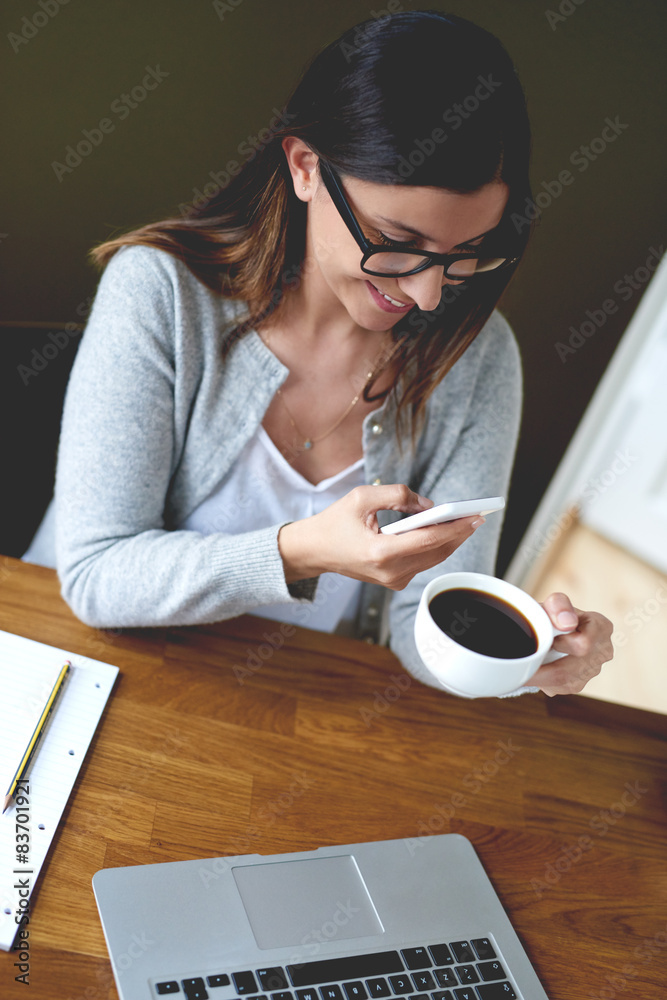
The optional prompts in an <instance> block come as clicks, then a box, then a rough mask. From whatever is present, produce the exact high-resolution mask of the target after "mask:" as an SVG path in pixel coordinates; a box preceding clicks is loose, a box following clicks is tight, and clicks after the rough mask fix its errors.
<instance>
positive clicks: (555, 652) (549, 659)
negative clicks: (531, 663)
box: [542, 625, 572, 663]
mask: <svg viewBox="0 0 667 1000" xmlns="http://www.w3.org/2000/svg"><path fill="white" fill-rule="evenodd" d="M551 627H552V628H553V625H552V626H551ZM571 631H572V630H571V629H570V631H568V632H564V631H563V630H562V629H557V628H554V629H553V633H554V639H555V638H556V637H557V636H559V635H570V633H571ZM567 655H568V654H567V653H561V651H560V650H559V649H554V648H553V646H552V647H551V648H550V649H549V650H548V651H547V654H546V656H545V657H544V659H543V660H542V663H553V662H554V660H560V659H562V657H563V656H567Z"/></svg>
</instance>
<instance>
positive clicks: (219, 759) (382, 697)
mask: <svg viewBox="0 0 667 1000" xmlns="http://www.w3.org/2000/svg"><path fill="white" fill-rule="evenodd" d="M0 628H3V629H5V630H7V631H10V632H16V633H18V634H21V635H25V636H28V637H30V638H33V639H37V640H38V641H40V642H48V643H51V644H53V645H57V646H61V647H64V648H66V649H70V650H72V651H74V652H79V653H83V654H85V655H88V656H94V657H97V658H98V659H102V660H107V661H109V662H111V663H115V664H116V665H118V666H119V667H120V670H121V674H120V676H119V680H118V683H117V685H116V687H115V689H114V691H113V693H112V696H111V698H110V701H109V704H108V706H107V710H106V711H105V713H104V716H103V718H102V722H101V724H100V727H99V729H98V731H97V734H96V736H95V739H94V741H93V744H92V746H91V749H90V752H89V754H88V756H87V758H86V761H85V762H84V765H83V767H82V770H81V773H80V776H79V779H78V781H77V784H76V786H75V789H74V792H73V794H72V797H71V799H70V803H69V805H68V808H67V811H66V814H65V817H64V821H63V823H62V824H61V826H60V829H59V831H58V834H57V836H56V838H55V840H54V842H53V845H52V848H51V851H50V854H49V858H48V860H47V863H46V866H45V869H44V871H43V875H42V878H41V880H40V883H39V885H38V890H37V893H36V896H35V898H34V902H33V907H32V915H31V923H30V925H29V930H30V938H29V940H30V954H31V959H30V985H31V987H32V989H31V990H29V991H26V990H25V987H24V986H23V985H21V984H17V983H15V982H14V975H15V974H16V973H15V970H14V968H13V962H14V960H15V957H14V956H13V955H12V953H11V952H10V953H8V954H5V953H0V993H1V994H2V997H3V998H11V1000H13V998H14V997H25V996H29V997H30V996H32V997H36V998H38V1000H108V998H115V997H116V996H117V994H116V991H115V987H114V984H113V978H112V975H111V970H110V965H109V961H108V958H107V952H106V948H105V944H104V938H103V935H102V929H101V925H100V922H99V918H98V915H97V909H96V906H95V902H94V898H93V893H92V889H91V879H92V876H93V874H94V873H95V872H96V871H97V870H98V869H99V868H102V867H113V866H118V865H128V864H145V863H152V862H156V861H177V860H183V859H187V858H205V857H213V856H218V855H227V854H237V853H261V854H271V853H276V852H283V851H293V850H309V849H314V848H317V847H319V846H321V845H324V844H336V843H341V844H343V843H349V842H356V841H363V840H381V839H390V838H394V837H412V838H415V843H416V844H417V845H418V843H419V838H421V837H424V836H427V835H429V834H431V833H447V832H456V833H462V834H463V835H465V836H466V837H468V838H469V839H470V840H471V841H472V843H473V844H474V846H475V848H476V850H477V852H478V853H479V855H480V857H481V859H482V862H483V864H484V866H485V868H486V870H487V872H488V874H489V876H490V878H491V880H492V882H493V884H494V886H495V888H496V891H497V892H498V894H499V896H500V898H501V900H502V902H503V904H504V906H505V907H506V909H507V910H508V912H509V914H510V916H511V917H512V920H513V921H514V924H515V926H516V928H517V931H518V933H519V936H520V937H521V939H522V941H523V943H524V945H525V947H526V950H527V951H528V954H529V955H530V957H531V959H532V961H533V963H534V965H535V967H536V969H537V971H538V975H539V976H540V978H541V979H542V981H543V983H544V986H545V989H546V991H547V993H548V995H549V997H550V998H551V1000H579V998H581V1000H589V998H590V997H599V996H600V995H602V997H610V996H612V995H613V996H618V997H620V998H622V1000H630V998H633V1000H634V998H635V997H638V998H641V1000H654V998H655V1000H658V998H659V997H660V998H661V997H663V995H664V984H665V982H667V861H666V857H665V820H666V818H667V767H666V764H665V749H666V744H665V741H664V738H661V733H660V731H659V728H658V727H653V726H648V727H647V731H646V732H643V731H642V730H641V726H640V724H639V723H638V719H641V718H642V714H641V713H638V712H637V711H634V712H630V710H628V713H629V714H628V717H627V722H628V724H627V725H625V722H626V719H625V716H624V714H623V709H622V708H621V707H620V706H614V717H613V721H612V722H611V723H610V724H607V723H606V722H605V720H604V718H601V717H600V715H599V713H598V714H596V713H595V712H594V713H593V714H592V715H591V714H590V713H589V711H588V706H591V707H595V706H599V705H600V703H599V702H594V701H593V700H592V699H584V698H578V699H576V698H575V699H548V698H545V697H544V696H542V695H529V696H525V697H522V698H518V699H513V698H510V699H483V700H478V701H466V700H462V699H457V698H452V697H449V696H447V695H445V694H443V693H439V692H437V691H435V690H432V689H431V688H427V687H425V686H423V685H420V684H419V683H418V682H417V681H414V680H412V679H411V678H410V677H409V676H408V675H407V674H406V673H405V672H404V671H403V670H402V668H401V666H400V664H399V663H398V661H397V660H396V658H395V657H394V656H393V655H392V653H391V652H390V651H389V650H387V649H385V648H380V647H375V646H368V645H366V644H363V643H360V642H356V641H354V640H352V639H343V638H332V637H331V636H328V635H324V634H322V633H317V632H312V631H308V630H307V629H297V630H296V631H295V633H294V634H293V635H290V637H289V638H288V639H285V638H284V636H282V637H280V636H279V633H277V632H276V623H275V622H266V621H263V620H261V619H257V618H252V617H250V616H245V617H243V618H239V619H236V620H234V621H229V622H222V623H220V624H217V625H214V626H207V627H202V628H183V629H155V630H130V631H125V632H102V631H98V630H95V629H90V628H88V627H87V626H85V625H83V624H82V623H81V622H79V621H77V619H76V618H75V617H74V616H73V615H72V613H71V612H70V611H69V609H68V608H67V606H66V605H65V604H64V602H63V601H62V599H61V597H60V595H59V588H58V583H57V580H56V577H55V574H54V573H53V572H51V571H50V570H46V569H42V568H39V567H35V566H28V565H25V564H22V563H20V562H15V561H13V560H9V559H5V560H0ZM267 636H268V640H267ZM272 637H273V641H270V640H271V638H272ZM279 638H282V640H283V641H282V642H280V644H279ZM248 664H251V665H252V664H259V666H258V667H256V668H255V667H252V668H251V667H249V666H248ZM646 718H650V717H649V716H648V715H647V716H646ZM608 976H611V977H612V979H611V981H610V980H608V979H607V978H606V977H608ZM614 977H615V978H614ZM605 989H607V991H608V992H607V993H604V992H602V991H604V990H605Z"/></svg>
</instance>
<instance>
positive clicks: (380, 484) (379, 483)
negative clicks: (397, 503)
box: [371, 477, 382, 486]
mask: <svg viewBox="0 0 667 1000" xmlns="http://www.w3.org/2000/svg"><path fill="white" fill-rule="evenodd" d="M371 486H382V480H381V479H380V478H379V477H378V478H377V479H374V480H373V482H372V483H371Z"/></svg>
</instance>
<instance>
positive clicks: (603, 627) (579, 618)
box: [528, 594, 614, 697]
mask: <svg viewBox="0 0 667 1000" xmlns="http://www.w3.org/2000/svg"><path fill="white" fill-rule="evenodd" d="M542 607H543V608H544V610H545V611H546V612H547V614H548V615H549V618H550V619H551V622H552V624H553V625H554V627H555V628H557V629H569V628H571V629H572V631H571V632H568V634H567V635H559V636H557V637H556V639H555V641H554V649H556V650H558V652H559V653H567V654H568V655H567V656H563V657H562V658H560V659H558V660H554V661H553V662H552V663H544V664H543V665H542V666H541V667H540V668H539V670H538V671H537V672H536V673H535V674H534V675H533V676H532V677H531V678H530V680H529V681H528V684H531V685H534V686H537V687H539V688H541V689H542V691H544V693H545V694H548V695H549V697H552V696H553V695H555V694H578V693H579V692H580V691H581V690H582V689H583V688H584V687H585V686H586V684H587V683H588V681H589V680H590V679H591V677H595V676H596V675H597V674H599V673H600V670H601V668H602V664H603V663H606V662H607V660H611V659H612V657H613V655H614V647H613V646H612V644H611V633H612V632H613V629H614V626H613V625H612V623H611V622H610V621H609V619H608V618H605V616H604V615H601V614H599V613H598V612H597V611H580V610H579V609H578V608H574V607H572V604H571V603H570V600H569V598H568V597H566V596H565V594H551V595H550V596H549V597H547V599H546V601H544V603H543V605H542Z"/></svg>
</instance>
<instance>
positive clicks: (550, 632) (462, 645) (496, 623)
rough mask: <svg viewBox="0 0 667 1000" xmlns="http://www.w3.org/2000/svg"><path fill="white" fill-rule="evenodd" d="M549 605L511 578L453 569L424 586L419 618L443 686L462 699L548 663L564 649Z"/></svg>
mask: <svg viewBox="0 0 667 1000" xmlns="http://www.w3.org/2000/svg"><path fill="white" fill-rule="evenodd" d="M563 634H564V633H563V632H560V631H559V630H558V629H556V628H554V626H553V625H552V624H551V620H550V618H549V616H548V614H547V613H546V611H545V610H544V608H543V607H542V606H541V605H540V604H538V603H537V601H536V600H535V599H534V598H533V597H531V596H530V595H529V594H526V593H525V591H523V590H520V589H519V587H515V586H514V585H513V584H511V583H507V582H506V581H505V580H499V579H497V578H496V577H493V576H487V575H486V574H484V573H446V574H445V575H444V576H439V577H436V579H434V580H431V582H430V583H429V584H428V585H427V586H426V587H425V588H424V591H423V593H422V596H421V600H420V602H419V607H418V609H417V616H416V618H415V643H416V645H417V651H418V653H419V655H420V657H421V659H422V661H423V662H424V665H425V666H426V667H427V668H428V669H429V671H430V672H431V673H432V674H433V676H434V677H435V678H436V679H437V680H438V682H439V683H440V685H441V686H442V687H443V688H445V689H446V690H447V691H449V692H451V693H452V694H456V695H458V696H459V697H461V698H483V697H491V696H494V695H502V694H509V693H510V692H511V691H514V690H516V688H519V687H521V686H522V685H524V684H525V683H526V681H527V680H528V679H529V678H530V677H532V675H533V674H534V673H535V671H536V670H537V669H538V667H539V666H540V665H541V664H542V663H548V662H550V661H551V660H555V659H559V658H560V657H561V656H564V655H565V654H564V653H559V652H557V651H556V650H554V649H552V648H551V647H552V643H553V641H554V638H555V637H556V636H557V635H563Z"/></svg>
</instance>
